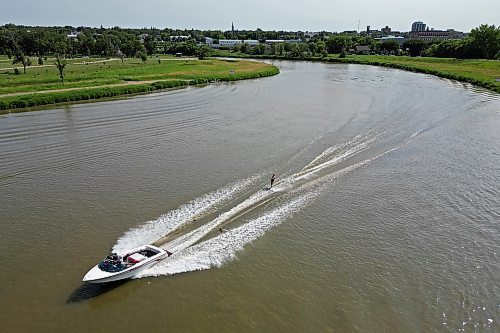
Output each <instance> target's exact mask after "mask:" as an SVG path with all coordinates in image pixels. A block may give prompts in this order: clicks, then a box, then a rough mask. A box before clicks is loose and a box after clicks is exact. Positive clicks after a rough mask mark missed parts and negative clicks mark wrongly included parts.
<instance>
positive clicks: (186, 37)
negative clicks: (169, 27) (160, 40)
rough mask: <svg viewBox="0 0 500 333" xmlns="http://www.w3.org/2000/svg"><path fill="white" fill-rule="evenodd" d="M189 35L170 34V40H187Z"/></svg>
mask: <svg viewBox="0 0 500 333" xmlns="http://www.w3.org/2000/svg"><path fill="white" fill-rule="evenodd" d="M190 37H191V36H183V35H180V36H170V41H171V42H183V41H185V40H188V39H189V38H190Z"/></svg>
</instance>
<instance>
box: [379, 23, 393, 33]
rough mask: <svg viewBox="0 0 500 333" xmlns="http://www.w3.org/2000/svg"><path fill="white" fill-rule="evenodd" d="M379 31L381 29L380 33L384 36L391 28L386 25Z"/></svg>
mask: <svg viewBox="0 0 500 333" xmlns="http://www.w3.org/2000/svg"><path fill="white" fill-rule="evenodd" d="M380 31H382V34H383V35H386V36H387V35H390V34H391V28H390V27H389V26H388V25H386V26H385V28H382V29H380Z"/></svg>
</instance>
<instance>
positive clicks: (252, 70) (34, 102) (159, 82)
mask: <svg viewBox="0 0 500 333" xmlns="http://www.w3.org/2000/svg"><path fill="white" fill-rule="evenodd" d="M207 62H209V63H210V62H211V63H216V64H218V63H219V62H222V63H225V64H224V66H221V67H220V68H218V69H215V70H211V71H206V70H204V68H201V67H200V70H199V71H197V70H196V69H198V67H199V66H200V64H202V65H201V66H206V64H207ZM165 63H166V62H165ZM245 63H250V65H249V66H247V67H245V65H244V64H245ZM236 64H237V65H239V67H234V66H233V65H236ZM190 65H192V66H191V67H192V68H195V70H194V71H192V72H188V73H186V72H183V73H178V75H177V73H175V72H174V73H168V75H165V77H162V76H161V74H158V75H155V76H154V77H153V78H152V79H150V78H149V77H147V76H144V75H143V76H141V75H137V76H135V77H127V78H126V80H124V83H119V84H111V85H109V86H106V85H101V84H99V82H96V83H95V85H94V86H92V85H88V86H85V87H76V88H73V87H69V88H66V86H64V85H61V86H60V87H58V88H59V89H57V90H53V89H52V91H51V90H37V91H33V92H31V91H30V92H27V91H26V92H23V90H22V89H23V86H19V89H18V90H17V91H16V92H14V93H9V94H5V95H4V96H2V95H0V113H10V112H22V111H26V110H30V109H27V108H33V107H37V106H45V105H51V104H58V103H68V102H76V101H88V100H97V99H102V98H112V97H116V96H121V95H129V94H139V93H148V92H152V91H155V90H161V89H169V88H180V87H185V86H191V85H200V84H208V83H213V82H223V81H237V80H245V79H254V78H261V77H267V76H272V75H276V74H279V70H278V68H277V67H275V66H272V65H269V64H263V63H255V62H248V61H237V62H235V61H234V60H229V61H219V60H208V61H205V62H202V61H196V60H195V61H190ZM233 68H235V69H233ZM146 80H147V81H146ZM143 81H146V82H144V83H143ZM127 83H130V84H127ZM33 84H36V81H35V82H33ZM42 85H43V83H42Z"/></svg>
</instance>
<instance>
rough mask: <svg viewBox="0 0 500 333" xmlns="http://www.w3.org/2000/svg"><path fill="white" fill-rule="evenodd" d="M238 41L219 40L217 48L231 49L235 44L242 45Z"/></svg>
mask: <svg viewBox="0 0 500 333" xmlns="http://www.w3.org/2000/svg"><path fill="white" fill-rule="evenodd" d="M242 43H243V42H242V41H241V40H240V39H219V47H226V48H229V49H232V48H233V47H234V46H235V45H237V44H242Z"/></svg>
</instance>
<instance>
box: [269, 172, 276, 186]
mask: <svg viewBox="0 0 500 333" xmlns="http://www.w3.org/2000/svg"><path fill="white" fill-rule="evenodd" d="M275 179H276V174H275V173H273V175H272V176H271V186H269V189H271V187H273V184H274V180H275Z"/></svg>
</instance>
